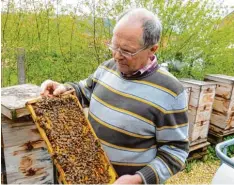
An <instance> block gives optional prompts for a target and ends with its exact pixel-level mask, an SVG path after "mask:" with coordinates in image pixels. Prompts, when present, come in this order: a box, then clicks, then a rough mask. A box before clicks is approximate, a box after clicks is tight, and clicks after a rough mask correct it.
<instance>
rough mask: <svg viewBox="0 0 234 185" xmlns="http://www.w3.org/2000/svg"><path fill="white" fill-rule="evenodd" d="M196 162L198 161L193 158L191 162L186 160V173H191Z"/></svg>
mask: <svg viewBox="0 0 234 185" xmlns="http://www.w3.org/2000/svg"><path fill="white" fill-rule="evenodd" d="M195 163H197V161H196V160H192V161H189V162H188V161H186V162H185V165H186V167H185V169H184V171H185V172H186V173H189V172H190V171H191V170H192V169H193V165H194V164H195Z"/></svg>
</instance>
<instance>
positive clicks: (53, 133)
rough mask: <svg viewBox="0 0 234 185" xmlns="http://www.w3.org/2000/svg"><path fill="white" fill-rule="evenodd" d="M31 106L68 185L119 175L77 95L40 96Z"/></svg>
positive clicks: (34, 117) (108, 179) (110, 178)
mask: <svg viewBox="0 0 234 185" xmlns="http://www.w3.org/2000/svg"><path fill="white" fill-rule="evenodd" d="M27 107H28V109H29V111H30V112H31V115H32V117H33V119H34V121H35V123H36V125H37V128H38V130H39V132H40V134H41V136H42V138H43V139H44V140H45V142H46V144H47V147H48V151H49V153H50V154H51V157H52V159H53V161H54V164H55V165H56V167H57V169H58V172H59V175H60V177H59V181H61V182H62V183H64V184H80V183H82V184H94V183H95V184H96V183H102V184H103V183H109V184H110V183H113V182H114V181H115V180H116V178H117V174H116V172H115V170H114V168H113V167H112V165H111V164H110V161H109V160H108V157H107V156H106V154H105V152H104V151H103V149H102V147H101V144H100V141H99V139H98V138H97V136H96V134H95V132H94V130H93V128H92V126H91V124H90V123H89V121H88V120H87V119H86V117H85V114H84V112H83V110H82V107H81V105H80V103H79V101H78V99H77V97H76V96H74V95H72V94H69V92H68V93H66V94H64V95H62V96H60V97H53V98H45V97H44V98H39V99H35V100H32V101H29V102H28V103H27Z"/></svg>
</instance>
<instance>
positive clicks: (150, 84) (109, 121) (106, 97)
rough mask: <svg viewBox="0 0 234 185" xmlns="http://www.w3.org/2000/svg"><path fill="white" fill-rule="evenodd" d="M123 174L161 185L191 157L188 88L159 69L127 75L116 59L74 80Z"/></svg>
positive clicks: (89, 117) (108, 149) (74, 86)
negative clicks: (124, 74) (125, 75)
mask: <svg viewBox="0 0 234 185" xmlns="http://www.w3.org/2000/svg"><path fill="white" fill-rule="evenodd" d="M70 85H72V86H73V88H75V90H76V94H77V97H78V99H79V101H80V102H81V103H82V105H83V106H89V116H88V119H89V121H90V123H91V124H92V126H93V129H94V131H95V132H96V135H97V136H98V138H99V139H100V141H101V144H102V147H103V149H104V150H105V152H106V154H107V156H108V157H109V160H110V162H111V163H112V165H113V167H114V168H115V170H116V172H117V174H118V175H119V176H121V175H124V174H135V173H138V174H139V175H140V176H141V177H142V179H143V181H144V183H147V184H158V183H163V182H164V181H165V180H167V179H168V178H169V177H171V176H172V175H174V174H175V173H177V172H179V171H180V170H182V169H183V168H184V166H185V160H186V158H187V156H188V117H187V103H186V91H185V90H184V88H183V86H182V85H181V84H180V82H179V81H178V80H177V79H176V78H175V77H174V76H173V75H172V74H170V73H169V72H167V71H163V70H162V69H160V68H156V69H155V70H152V71H150V72H146V73H143V74H141V75H140V76H137V77H128V78H127V77H124V76H122V75H121V73H120V72H119V71H118V69H117V66H116V63H115V62H114V60H113V59H111V60H109V61H106V62H104V63H103V64H101V65H100V66H99V67H98V69H97V70H96V71H95V72H94V74H93V75H91V76H90V77H89V78H87V79H85V80H82V81H80V82H77V83H70Z"/></svg>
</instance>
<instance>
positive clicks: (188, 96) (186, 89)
mask: <svg viewBox="0 0 234 185" xmlns="http://www.w3.org/2000/svg"><path fill="white" fill-rule="evenodd" d="M191 89H192V88H191V87H185V91H186V93H187V96H186V98H187V106H189V99H190V96H191Z"/></svg>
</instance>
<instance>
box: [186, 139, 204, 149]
mask: <svg viewBox="0 0 234 185" xmlns="http://www.w3.org/2000/svg"><path fill="white" fill-rule="evenodd" d="M204 142H207V138H202V139H197V140H195V141H193V142H190V144H189V146H190V147H192V146H194V145H197V144H200V143H204Z"/></svg>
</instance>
